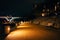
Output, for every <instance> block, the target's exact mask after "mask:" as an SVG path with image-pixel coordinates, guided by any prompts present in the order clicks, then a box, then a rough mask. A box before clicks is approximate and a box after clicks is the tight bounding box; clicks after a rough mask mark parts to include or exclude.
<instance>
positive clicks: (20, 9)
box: [0, 0, 45, 16]
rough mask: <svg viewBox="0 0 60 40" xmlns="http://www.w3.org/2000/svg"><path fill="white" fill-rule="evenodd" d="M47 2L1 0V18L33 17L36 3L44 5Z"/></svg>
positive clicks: (38, 0) (39, 0)
mask: <svg viewBox="0 0 60 40" xmlns="http://www.w3.org/2000/svg"><path fill="white" fill-rule="evenodd" d="M44 1H45V0H1V1H0V16H1V15H2V16H4V15H6V16H7V15H12V16H24V15H31V14H32V13H31V12H32V10H33V4H34V3H43V2H44Z"/></svg>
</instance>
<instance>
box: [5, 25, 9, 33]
mask: <svg viewBox="0 0 60 40" xmlns="http://www.w3.org/2000/svg"><path fill="white" fill-rule="evenodd" d="M9 32H10V26H5V33H6V34H8V33H9Z"/></svg>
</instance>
